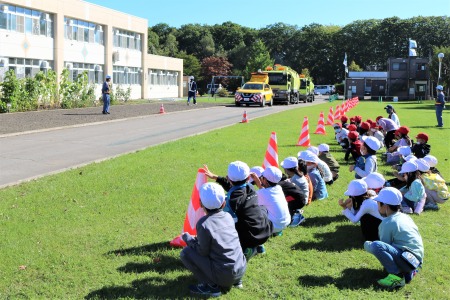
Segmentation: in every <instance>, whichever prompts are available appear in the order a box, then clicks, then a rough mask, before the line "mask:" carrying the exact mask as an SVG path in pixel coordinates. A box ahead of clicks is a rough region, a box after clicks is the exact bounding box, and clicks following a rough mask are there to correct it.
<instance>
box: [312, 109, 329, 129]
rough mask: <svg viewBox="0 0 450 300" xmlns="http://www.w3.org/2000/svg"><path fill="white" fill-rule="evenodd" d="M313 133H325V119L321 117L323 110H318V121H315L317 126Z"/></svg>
mask: <svg viewBox="0 0 450 300" xmlns="http://www.w3.org/2000/svg"><path fill="white" fill-rule="evenodd" d="M314 134H326V133H325V121H324V119H323V111H321V112H320V116H319V122H317V128H316V131H315V132H314Z"/></svg>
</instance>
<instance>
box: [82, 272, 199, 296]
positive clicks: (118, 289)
mask: <svg viewBox="0 0 450 300" xmlns="http://www.w3.org/2000/svg"><path fill="white" fill-rule="evenodd" d="M191 279H192V277H191V276H180V277H178V278H177V279H175V280H167V279H165V278H164V277H163V276H161V277H149V278H145V279H139V280H134V281H133V282H131V285H130V286H107V287H103V288H101V289H99V290H96V291H92V292H90V293H89V294H88V295H86V297H85V299H123V298H130V299H176V298H186V297H188V289H187V285H188V282H190V280H191Z"/></svg>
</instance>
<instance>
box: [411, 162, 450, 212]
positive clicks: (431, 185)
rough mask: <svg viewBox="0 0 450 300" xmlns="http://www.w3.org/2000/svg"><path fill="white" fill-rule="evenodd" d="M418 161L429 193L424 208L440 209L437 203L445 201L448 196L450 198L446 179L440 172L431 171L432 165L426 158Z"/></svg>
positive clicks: (423, 181) (426, 192)
mask: <svg viewBox="0 0 450 300" xmlns="http://www.w3.org/2000/svg"><path fill="white" fill-rule="evenodd" d="M416 163H417V166H418V168H419V171H420V173H421V179H422V183H423V186H424V188H425V194H426V195H427V200H426V203H425V206H424V207H423V209H424V210H438V209H439V206H438V205H437V203H440V204H441V203H445V202H447V200H448V198H450V193H449V191H448V187H447V185H446V184H445V180H444V179H443V178H442V177H441V176H440V175H439V174H434V173H431V171H430V165H429V163H428V162H427V161H426V160H425V159H423V158H420V159H418V160H416Z"/></svg>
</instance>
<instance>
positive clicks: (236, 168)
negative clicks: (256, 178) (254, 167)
mask: <svg viewBox="0 0 450 300" xmlns="http://www.w3.org/2000/svg"><path fill="white" fill-rule="evenodd" d="M248 175H250V168H249V167H248V165H247V164H246V163H245V162H242V161H238V160H237V161H234V162H232V163H230V164H229V165H228V178H229V179H230V180H231V181H242V180H245V179H247V177H248Z"/></svg>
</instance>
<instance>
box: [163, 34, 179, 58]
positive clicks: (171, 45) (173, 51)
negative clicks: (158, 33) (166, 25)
mask: <svg viewBox="0 0 450 300" xmlns="http://www.w3.org/2000/svg"><path fill="white" fill-rule="evenodd" d="M161 49H162V51H161V54H162V55H165V56H170V57H175V56H176V55H177V53H178V42H177V38H176V37H175V35H173V34H172V33H169V34H168V35H167V37H166V40H165V42H164V44H163V45H161Z"/></svg>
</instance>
